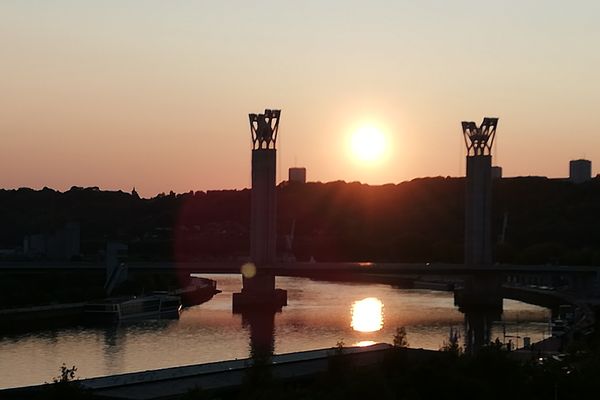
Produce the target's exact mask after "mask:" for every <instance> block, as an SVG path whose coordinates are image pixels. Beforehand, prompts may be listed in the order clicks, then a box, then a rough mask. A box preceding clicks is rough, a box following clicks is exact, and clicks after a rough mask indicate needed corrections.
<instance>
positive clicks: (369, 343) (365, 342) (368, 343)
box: [354, 340, 377, 347]
mask: <svg viewBox="0 0 600 400" xmlns="http://www.w3.org/2000/svg"><path fill="white" fill-rule="evenodd" d="M374 344H377V342H374V341H372V340H362V341H360V342H357V343H354V346H358V347H367V346H373V345H374Z"/></svg>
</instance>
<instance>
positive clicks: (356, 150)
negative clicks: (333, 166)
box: [351, 125, 387, 162]
mask: <svg viewBox="0 0 600 400" xmlns="http://www.w3.org/2000/svg"><path fill="white" fill-rule="evenodd" d="M386 145H387V143H386V140H385V135H384V134H383V132H381V131H380V130H379V129H378V128H376V127H374V126H370V125H369V126H363V127H361V128H359V129H358V130H356V132H354V134H353V135H352V140H351V149H352V153H353V154H354V156H355V157H356V158H358V159H359V160H361V161H365V162H373V161H377V160H379V159H381V158H382V156H383V155H384V153H385V151H386Z"/></svg>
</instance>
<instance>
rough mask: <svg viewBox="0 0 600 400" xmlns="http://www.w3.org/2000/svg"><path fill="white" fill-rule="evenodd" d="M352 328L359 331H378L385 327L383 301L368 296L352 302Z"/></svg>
mask: <svg viewBox="0 0 600 400" xmlns="http://www.w3.org/2000/svg"><path fill="white" fill-rule="evenodd" d="M351 313H352V323H351V325H352V328H353V329H354V330H355V331H358V332H376V331H379V330H381V328H383V303H382V302H381V300H379V299H378V298H375V297H367V298H366V299H362V300H359V301H355V302H354V303H353V304H352V311H351Z"/></svg>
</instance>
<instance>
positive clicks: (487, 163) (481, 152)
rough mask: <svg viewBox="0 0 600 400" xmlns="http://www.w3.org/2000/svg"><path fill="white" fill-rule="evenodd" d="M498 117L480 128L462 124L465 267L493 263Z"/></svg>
mask: <svg viewBox="0 0 600 400" xmlns="http://www.w3.org/2000/svg"><path fill="white" fill-rule="evenodd" d="M497 125H498V118H484V119H483V122H482V123H481V125H480V126H477V124H475V122H465V121H463V122H462V130H463V135H464V139H465V145H466V147H467V178H466V181H467V185H466V186H467V187H466V197H465V265H466V266H467V267H472V268H481V267H488V266H491V264H492V248H491V247H492V241H491V219H492V216H491V210H492V145H493V143H494V138H495V136H496V126H497Z"/></svg>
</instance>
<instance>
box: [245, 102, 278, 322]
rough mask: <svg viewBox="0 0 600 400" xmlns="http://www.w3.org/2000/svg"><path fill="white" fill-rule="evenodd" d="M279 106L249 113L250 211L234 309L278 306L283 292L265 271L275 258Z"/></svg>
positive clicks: (272, 276)
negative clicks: (244, 260) (247, 246)
mask: <svg viewBox="0 0 600 400" xmlns="http://www.w3.org/2000/svg"><path fill="white" fill-rule="evenodd" d="M280 115H281V110H268V109H267V110H265V112H264V113H263V114H250V115H249V119H250V133H251V138H252V194H251V214H250V260H251V263H250V264H247V265H245V266H244V267H243V268H242V282H243V287H242V291H241V293H234V295H233V309H234V311H238V310H239V311H241V310H243V309H244V308H249V309H256V307H260V308H265V307H268V308H273V307H274V308H276V309H277V308H279V309H280V308H281V307H282V306H284V305H286V304H287V292H286V291H285V290H282V289H276V288H275V275H274V274H273V273H272V272H270V271H269V269H270V267H273V266H274V264H275V262H276V254H275V250H276V241H277V226H276V213H277V193H276V159H277V149H276V143H277V134H278V131H279V117H280Z"/></svg>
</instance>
